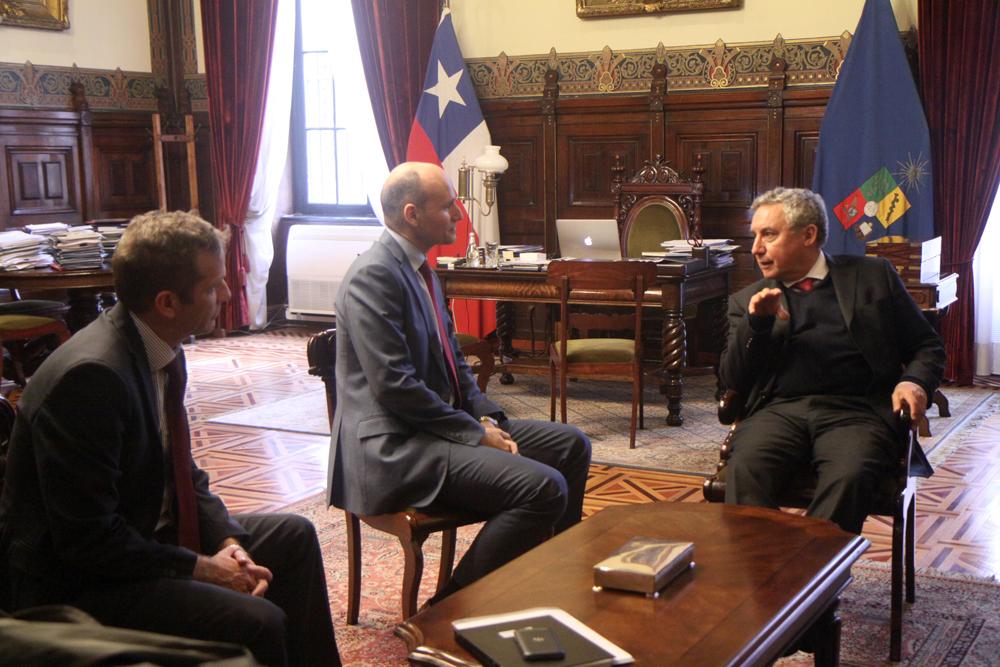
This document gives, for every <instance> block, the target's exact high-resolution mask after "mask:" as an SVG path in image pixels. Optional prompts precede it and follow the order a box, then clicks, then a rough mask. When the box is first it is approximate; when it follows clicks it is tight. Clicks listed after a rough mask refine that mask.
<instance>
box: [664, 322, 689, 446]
mask: <svg viewBox="0 0 1000 667" xmlns="http://www.w3.org/2000/svg"><path fill="white" fill-rule="evenodd" d="M662 340H663V367H662V374H663V375H662V377H661V379H660V393H661V394H664V395H666V397H667V424H668V425H669V426H680V425H681V424H683V423H684V417H682V416H681V395H682V394H683V386H684V382H683V379H682V372H683V370H684V362H685V357H686V354H687V352H686V345H687V340H686V332H685V329H684V317H683V313H682V312H681V308H667V309H666V311H665V313H664V315H663V335H662Z"/></svg>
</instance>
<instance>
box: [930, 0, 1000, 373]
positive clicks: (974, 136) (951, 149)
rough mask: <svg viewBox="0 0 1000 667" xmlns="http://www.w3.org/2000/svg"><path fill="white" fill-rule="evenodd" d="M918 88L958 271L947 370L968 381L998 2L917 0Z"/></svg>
mask: <svg viewBox="0 0 1000 667" xmlns="http://www.w3.org/2000/svg"><path fill="white" fill-rule="evenodd" d="M918 26H919V33H918V40H919V41H918V49H919V54H920V88H921V93H922V94H923V99H924V108H925V110H926V112H927V124H928V125H929V126H930V133H931V150H932V151H933V153H934V217H935V221H936V227H937V231H938V233H940V234H941V236H942V237H943V238H942V258H941V262H942V266H941V270H942V271H949V272H951V271H953V272H956V273H958V274H959V280H958V301H957V302H956V303H955V304H953V305H952V306H951V308H950V309H949V312H948V315H947V316H946V317H945V319H944V323H943V330H942V335H943V337H944V342H945V349H946V350H947V352H948V365H947V368H946V370H945V376H946V377H947V378H949V379H953V380H955V381H957V382H958V384H963V385H968V384H972V376H973V373H974V372H975V356H974V349H973V338H974V335H975V312H974V309H975V301H974V300H973V292H972V284H973V281H972V256H973V254H974V253H975V251H976V246H977V245H978V244H979V239H980V237H981V236H982V233H983V229H984V228H985V227H986V220H987V217H988V216H989V211H990V207H991V206H992V203H993V196H994V194H995V193H996V189H997V183H998V181H1000V85H997V81H1000V10H998V5H997V2H996V0H962V1H961V2H927V1H926V0H924V1H922V2H920V3H919V14H918Z"/></svg>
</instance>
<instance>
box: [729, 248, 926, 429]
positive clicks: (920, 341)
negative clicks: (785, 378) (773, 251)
mask: <svg viewBox="0 0 1000 667" xmlns="http://www.w3.org/2000/svg"><path fill="white" fill-rule="evenodd" d="M827 260H828V264H829V267H830V279H831V281H832V283H833V288H834V290H835V291H836V294H837V301H838V302H839V304H840V310H841V313H842V314H843V316H844V321H845V323H846V324H847V329H848V331H849V332H850V334H851V338H852V340H853V341H854V343H855V344H856V345H857V346H858V348H859V349H860V350H861V353H862V354H863V355H864V358H865V360H866V361H867V362H868V365H869V366H870V367H871V371H872V375H873V378H874V381H873V382H872V384H871V385H870V386H869V387H866V388H862V387H859V388H858V392H859V394H861V393H863V392H865V393H866V394H867V397H868V400H869V404H870V405H872V406H873V407H874V409H875V411H876V412H877V413H878V414H879V415H881V416H882V417H883V418H884V419H885V420H886V423H888V424H889V425H890V426H892V425H893V424H894V423H895V422H894V417H893V415H892V402H891V397H892V391H893V388H894V387H895V386H896V384H897V383H898V382H899V381H900V380H901V379H903V378H906V379H908V380H912V381H914V382H917V383H919V384H920V385H922V386H923V388H924V390H925V391H926V392H927V396H928V397H930V396H931V395H932V394H933V393H934V390H935V389H936V388H937V386H938V384H940V382H941V377H942V374H943V373H944V359H945V355H944V348H943V347H942V345H941V339H940V338H939V337H938V335H937V333H936V332H935V331H934V329H933V328H932V327H931V326H930V324H928V322H927V320H926V318H925V317H924V316H923V314H922V313H921V312H920V309H919V308H917V305H916V304H915V303H914V302H913V299H912V298H911V297H910V295H909V294H908V293H907V291H906V288H905V287H904V286H903V282H902V281H901V280H900V278H899V275H898V274H897V273H896V270H895V269H894V268H893V267H892V265H891V264H890V263H889V262H887V261H886V260H884V259H882V258H877V257H852V256H838V257H830V256H827ZM777 286H778V283H777V281H774V280H768V279H765V280H759V281H757V282H756V283H754V284H752V285H750V286H748V287H746V288H744V289H742V290H740V291H739V292H737V293H736V294H733V295H732V296H730V298H729V338H728V341H727V343H726V350H725V352H724V353H723V356H722V362H721V364H720V368H719V376H720V379H721V380H722V384H723V385H724V386H725V387H726V388H728V389H733V390H735V391H736V392H737V393H738V394H739V395H740V396H741V397H744V398H745V404H744V406H743V410H742V413H743V416H745V417H746V416H749V415H751V414H753V412H754V411H755V410H757V409H758V408H759V407H761V406H763V405H764V404H766V403H767V401H768V399H769V398H770V395H769V394H770V391H771V387H772V386H773V384H774V380H775V370H776V363H777V362H778V361H780V360H781V359H782V358H783V356H784V348H785V344H786V343H787V342H788V331H789V323H788V322H787V321H782V320H779V319H775V322H774V327H773V328H772V329H771V331H769V332H764V333H758V334H755V333H754V332H753V330H752V329H751V328H750V322H749V319H748V317H747V308H748V306H749V303H750V298H751V297H752V296H753V295H754V294H756V293H757V292H759V291H760V290H762V289H764V288H765V287H777ZM782 302H783V303H784V298H782ZM784 305H785V307H786V308H787V307H788V304H787V303H784ZM831 370H833V369H831Z"/></svg>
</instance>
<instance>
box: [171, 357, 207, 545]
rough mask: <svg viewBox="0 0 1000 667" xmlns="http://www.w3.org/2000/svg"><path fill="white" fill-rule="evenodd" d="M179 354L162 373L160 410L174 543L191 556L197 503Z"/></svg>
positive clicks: (197, 540) (197, 539) (198, 541)
mask: <svg viewBox="0 0 1000 667" xmlns="http://www.w3.org/2000/svg"><path fill="white" fill-rule="evenodd" d="M183 364H184V359H183V352H178V353H177V356H175V357H174V360H173V361H171V362H170V363H169V364H168V365H167V366H166V368H164V370H165V371H166V372H167V391H166V395H165V396H164V400H163V403H164V408H165V409H166V410H165V411H166V413H167V429H168V430H169V433H170V462H171V464H172V467H173V471H174V496H175V497H176V499H177V517H176V519H177V543H178V544H180V545H181V546H182V547H187V548H188V549H190V550H191V551H194V552H195V553H200V552H201V537H200V533H199V532H198V501H197V499H196V498H195V494H194V482H192V481H191V466H192V465H193V462H192V460H191V431H190V429H189V428H188V418H187V411H185V410H184V385H185V383H186V380H187V378H186V374H185V373H184V367H183Z"/></svg>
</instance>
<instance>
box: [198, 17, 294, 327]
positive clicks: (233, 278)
mask: <svg viewBox="0 0 1000 667" xmlns="http://www.w3.org/2000/svg"><path fill="white" fill-rule="evenodd" d="M276 10H277V0H202V3H201V22H202V29H203V32H204V36H205V78H206V80H207V85H208V110H209V122H210V124H211V128H212V164H211V165H210V169H211V172H212V184H213V186H214V189H215V225H216V226H217V227H219V228H220V229H226V228H228V229H230V230H231V234H232V236H231V238H230V242H229V251H228V253H227V255H226V269H227V274H228V280H229V286H230V288H231V289H232V291H233V298H232V299H231V300H230V302H229V303H228V304H227V305H226V306H225V307H223V309H222V312H221V314H220V315H219V326H221V327H222V328H223V329H226V330H232V329H238V328H240V327H243V326H246V325H247V324H249V318H248V314H247V297H246V270H247V266H248V264H249V262H248V260H247V257H246V255H245V254H244V252H243V223H244V220H245V218H246V213H247V205H248V204H249V202H250V191H251V188H253V177H254V172H255V170H256V168H257V153H258V151H259V149H260V134H261V128H262V126H263V123H264V105H265V102H266V100H267V75H268V70H269V69H270V66H271V48H272V45H273V42H274V23H275V12H276Z"/></svg>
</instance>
